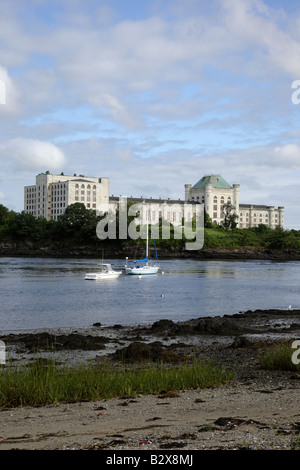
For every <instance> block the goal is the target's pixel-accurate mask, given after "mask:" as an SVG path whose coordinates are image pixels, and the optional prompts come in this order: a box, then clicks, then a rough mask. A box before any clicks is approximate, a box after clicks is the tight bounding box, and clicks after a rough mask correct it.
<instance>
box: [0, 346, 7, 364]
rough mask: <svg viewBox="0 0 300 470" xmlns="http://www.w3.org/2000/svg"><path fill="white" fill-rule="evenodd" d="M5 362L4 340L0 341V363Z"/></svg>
mask: <svg viewBox="0 0 300 470" xmlns="http://www.w3.org/2000/svg"><path fill="white" fill-rule="evenodd" d="M5 362H6V351H5V343H4V341H0V365H1V364H2V365H4V364H5Z"/></svg>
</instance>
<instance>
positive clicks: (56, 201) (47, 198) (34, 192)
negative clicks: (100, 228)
mask: <svg viewBox="0 0 300 470" xmlns="http://www.w3.org/2000/svg"><path fill="white" fill-rule="evenodd" d="M75 202H81V203H83V204H84V205H85V207H86V208H87V209H94V210H96V209H97V208H98V207H99V206H100V205H101V204H105V203H106V204H107V203H108V202H109V178H95V177H85V176H83V175H80V176H78V177H77V176H65V175H52V174H47V173H41V174H39V175H37V176H36V184H35V185H33V186H25V188H24V211H25V212H28V213H30V214H32V215H34V216H35V217H44V218H45V219H47V220H50V219H53V220H57V218H58V217H59V215H61V214H63V213H64V212H65V210H66V208H67V207H68V206H69V205H71V204H74V203H75Z"/></svg>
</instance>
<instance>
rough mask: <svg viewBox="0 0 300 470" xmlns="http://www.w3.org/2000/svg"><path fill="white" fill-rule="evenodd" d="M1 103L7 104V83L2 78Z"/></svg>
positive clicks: (0, 82) (0, 81)
mask: <svg viewBox="0 0 300 470" xmlns="http://www.w3.org/2000/svg"><path fill="white" fill-rule="evenodd" d="M0 104H6V85H5V82H4V80H1V79H0Z"/></svg>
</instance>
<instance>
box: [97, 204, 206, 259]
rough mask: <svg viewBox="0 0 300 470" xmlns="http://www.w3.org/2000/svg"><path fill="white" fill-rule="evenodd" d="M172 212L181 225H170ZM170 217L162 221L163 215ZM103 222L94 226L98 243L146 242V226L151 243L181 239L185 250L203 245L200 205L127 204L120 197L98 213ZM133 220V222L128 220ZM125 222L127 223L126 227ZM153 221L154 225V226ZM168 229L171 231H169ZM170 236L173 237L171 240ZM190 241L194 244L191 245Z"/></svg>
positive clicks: (99, 209) (202, 217) (197, 248)
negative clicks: (159, 240)
mask: <svg viewBox="0 0 300 470" xmlns="http://www.w3.org/2000/svg"><path fill="white" fill-rule="evenodd" d="M171 212H172V213H173V214H174V213H176V215H177V218H181V222H180V223H179V222H178V224H175V223H174V221H173V222H172V221H171V218H170V214H171ZM167 213H168V215H169V216H167V217H165V214H167ZM97 215H99V216H101V217H102V219H101V220H100V222H98V224H97V228H96V234H97V236H98V238H99V239H100V240H105V239H107V238H108V239H110V240H116V239H117V238H119V239H121V240H126V239H128V238H130V239H131V240H137V239H138V238H141V239H144V240H145V239H146V238H147V225H148V224H150V225H151V237H152V238H153V239H154V240H158V239H164V240H170V239H171V238H172V236H173V237H174V239H176V240H181V239H182V238H183V237H184V238H185V239H186V240H189V241H188V242H186V243H185V248H186V250H200V249H201V248H203V244H204V206H203V204H190V203H184V204H172V205H169V204H167V203H163V204H161V205H158V204H155V203H145V202H141V203H139V202H138V203H134V204H132V205H128V204H127V198H126V197H120V198H119V203H118V205H116V206H115V205H110V204H109V205H102V206H100V207H99V208H98V210H97ZM130 217H131V218H133V219H132V220H130V219H128V218H130ZM128 220H130V222H129V223H128ZM154 221H155V223H153V222H154ZM171 225H172V226H173V227H174V230H172V231H171ZM171 232H172V233H173V235H172V236H171ZM190 240H194V241H193V242H192V241H190Z"/></svg>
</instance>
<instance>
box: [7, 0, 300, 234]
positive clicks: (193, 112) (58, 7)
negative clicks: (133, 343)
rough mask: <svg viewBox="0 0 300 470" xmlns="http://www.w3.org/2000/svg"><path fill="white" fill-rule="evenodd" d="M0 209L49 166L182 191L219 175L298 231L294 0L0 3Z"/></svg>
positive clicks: (116, 190) (297, 20)
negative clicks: (278, 210)
mask: <svg viewBox="0 0 300 470" xmlns="http://www.w3.org/2000/svg"><path fill="white" fill-rule="evenodd" d="M0 11H1V15H0V204H3V205H4V206H6V207H8V208H9V209H11V210H15V211H17V212H20V211H22V210H23V204H24V200H23V197H24V186H26V185H32V184H35V177H36V175H37V174H39V173H41V172H45V171H47V170H49V171H50V172H51V173H55V174H60V173H61V172H64V174H65V175H73V174H74V173H76V174H77V175H79V174H84V175H85V176H98V177H108V178H109V179H110V195H114V196H119V195H122V196H128V197H130V196H135V197H140V196H143V197H150V196H152V197H162V198H168V197H170V198H172V199H178V198H181V199H184V185H185V184H187V183H189V184H192V185H194V184H195V183H197V181H198V180H199V179H200V178H202V176H204V175H208V174H220V175H222V176H223V178H224V179H225V180H226V181H228V182H229V183H230V184H235V183H237V184H240V203H244V204H248V203H249V204H250V203H251V204H266V205H274V206H275V207H277V206H284V207H285V228H287V229H292V228H294V229H298V230H300V204H299V201H298V197H299V196H300V191H299V189H300V4H299V2H298V1H294V0H289V1H288V2H286V1H282V0H152V1H150V0H143V1H141V0H85V1H84V2H82V1H80V0H51V1H50V0H26V1H25V0H0Z"/></svg>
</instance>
